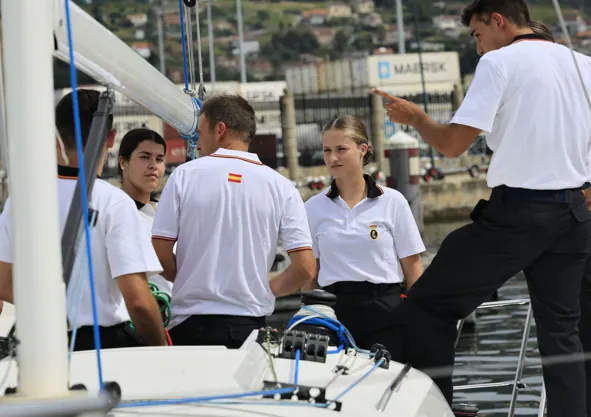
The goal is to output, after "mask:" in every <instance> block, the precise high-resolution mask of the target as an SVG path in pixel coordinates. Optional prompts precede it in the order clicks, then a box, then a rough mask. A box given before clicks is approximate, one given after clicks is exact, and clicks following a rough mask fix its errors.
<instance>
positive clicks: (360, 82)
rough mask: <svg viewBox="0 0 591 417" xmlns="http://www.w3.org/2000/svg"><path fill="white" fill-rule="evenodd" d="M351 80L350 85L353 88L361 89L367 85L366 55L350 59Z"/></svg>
mask: <svg viewBox="0 0 591 417" xmlns="http://www.w3.org/2000/svg"><path fill="white" fill-rule="evenodd" d="M351 80H352V83H351V84H352V87H353V88H355V89H363V88H367V87H368V86H369V81H368V74H367V57H364V58H355V59H352V60H351Z"/></svg>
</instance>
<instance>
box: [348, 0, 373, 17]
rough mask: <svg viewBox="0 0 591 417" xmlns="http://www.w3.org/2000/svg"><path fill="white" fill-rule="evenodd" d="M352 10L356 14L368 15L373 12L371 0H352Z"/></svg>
mask: <svg viewBox="0 0 591 417" xmlns="http://www.w3.org/2000/svg"><path fill="white" fill-rule="evenodd" d="M353 10H354V11H355V13H357V14H369V13H373V11H374V10H375V3H374V2H373V0H353Z"/></svg>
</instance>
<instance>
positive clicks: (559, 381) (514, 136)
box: [375, 0, 591, 417]
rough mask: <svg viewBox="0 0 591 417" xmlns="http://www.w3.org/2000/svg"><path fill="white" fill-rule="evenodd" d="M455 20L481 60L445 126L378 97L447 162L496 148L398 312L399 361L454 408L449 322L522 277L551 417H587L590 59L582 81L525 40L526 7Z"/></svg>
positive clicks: (561, 53)
mask: <svg viewBox="0 0 591 417" xmlns="http://www.w3.org/2000/svg"><path fill="white" fill-rule="evenodd" d="M462 21H463V23H464V24H465V25H467V26H469V27H470V32H471V35H472V36H473V37H474V38H475V39H476V42H477V47H478V49H479V50H481V51H482V52H483V53H484V54H485V55H484V56H483V57H482V58H481V59H480V62H479V64H478V67H477V68H476V74H475V77H474V80H473V81H472V85H471V86H470V89H469V90H468V93H467V95H466V98H465V100H464V102H463V103H462V106H461V107H460V108H459V109H458V111H457V112H456V114H455V115H454V117H453V119H452V120H451V122H450V123H449V124H445V125H443V124H439V123H436V122H434V121H433V120H432V119H431V118H430V117H429V116H428V115H427V114H425V112H423V111H422V110H421V109H420V108H419V107H417V106H416V105H414V104H412V103H409V102H407V101H405V100H402V99H399V98H397V97H392V96H390V95H388V94H386V93H383V92H380V91H375V92H376V93H377V94H379V95H381V96H382V97H384V98H385V99H386V100H389V101H390V102H389V103H388V104H385V108H386V109H387V114H388V116H389V118H390V120H391V121H393V122H395V123H401V124H406V125H410V126H413V127H414V128H415V129H416V130H417V131H418V132H419V134H420V135H421V137H422V138H423V139H424V140H425V141H426V142H427V143H429V144H430V145H431V146H433V147H434V148H435V149H436V150H437V151H439V152H441V153H442V154H444V155H445V156H447V157H457V156H459V155H461V154H462V153H463V152H465V151H466V150H467V149H468V147H469V146H470V144H471V143H472V141H473V140H474V139H475V138H476V136H477V135H478V134H479V133H480V132H481V131H483V132H485V133H486V134H487V142H488V146H489V147H490V148H491V149H492V150H493V151H494V154H493V156H492V160H491V163H490V167H489V170H488V175H487V180H488V185H489V187H491V188H492V193H491V197H490V200H488V201H484V200H481V201H480V202H479V203H478V204H477V205H476V207H475V208H474V210H473V212H472V214H471V216H470V217H471V219H472V220H473V222H472V223H471V224H468V225H466V226H464V227H462V228H460V229H458V230H456V231H454V232H453V233H451V234H450V235H449V236H448V237H447V238H446V239H445V240H444V241H443V243H442V245H441V248H440V249H439V252H438V254H437V256H435V258H434V259H433V262H432V263H431V265H430V266H429V267H428V268H427V270H426V271H425V272H424V274H423V276H422V277H421V278H420V279H419V280H418V281H417V282H416V284H415V285H414V286H413V287H412V288H411V289H410V290H409V292H408V298H407V299H406V300H405V302H404V303H403V305H402V307H401V308H402V309H404V310H405V313H407V314H408V315H407V318H408V322H407V326H406V328H407V339H406V340H405V343H406V347H405V349H406V354H407V357H408V360H409V361H410V362H411V363H412V364H413V366H415V367H417V368H422V369H425V370H426V372H427V373H429V369H431V370H432V373H431V375H432V377H433V379H434V381H435V382H436V383H437V385H438V386H439V387H440V388H441V390H442V392H443V394H444V395H445V397H446V398H447V400H448V401H449V402H450V403H451V401H452V397H453V386H452V380H451V373H452V369H453V363H454V341H455V338H456V324H457V321H458V320H459V319H462V318H464V317H466V316H468V315H469V314H470V313H471V312H472V311H473V310H474V309H475V308H476V307H477V306H478V305H480V304H481V303H482V302H483V301H484V300H485V299H486V298H487V297H488V296H489V295H491V294H492V293H493V292H494V291H495V290H497V289H498V288H499V287H500V286H502V285H503V284H504V283H505V282H506V281H507V280H508V279H509V278H511V277H512V276H514V275H515V274H516V273H518V272H519V271H522V270H523V271H524V273H525V277H526V279H527V284H528V287H529V291H530V295H531V302H532V306H533V311H534V317H535V320H536V328H537V336H538V346H539V350H540V353H541V355H542V358H543V362H542V363H543V373H544V382H545V385H546V391H547V395H548V417H559V416H569V417H585V368H584V363H583V358H582V355H581V352H582V350H581V341H580V338H579V334H578V329H577V326H578V322H579V316H580V308H579V296H580V292H581V277H582V274H583V268H584V265H585V260H586V257H587V253H588V252H589V249H590V238H591V222H590V221H589V220H591V215H590V214H589V212H588V211H587V209H586V207H585V202H584V196H583V192H582V190H583V189H584V188H586V187H587V186H588V183H587V181H589V179H590V177H591V170H590V168H589V161H590V159H589V157H590V145H591V144H590V138H591V109H590V108H589V104H588V103H587V100H586V97H585V93H584V90H583V87H582V85H581V83H582V82H583V81H581V78H582V80H584V82H585V83H587V85H586V89H587V90H588V91H591V85H590V84H589V82H590V80H591V65H590V60H589V59H588V58H587V57H585V56H583V55H580V54H577V53H575V57H576V59H577V62H578V65H579V68H580V71H581V77H579V74H578V72H577V69H576V67H575V64H574V62H573V57H572V56H571V51H570V50H569V49H568V48H566V47H564V46H562V45H559V44H557V43H552V42H548V41H546V40H545V39H543V37H541V36H539V35H535V34H534V33H533V32H532V29H531V27H530V17H529V11H528V9H527V6H526V4H525V3H524V2H523V0H475V1H474V2H473V3H472V4H471V5H469V6H468V7H467V8H466V9H465V10H464V13H463V16H462ZM385 331H387V329H385ZM433 347H435V348H433ZM442 370H445V372H446V374H443V373H442Z"/></svg>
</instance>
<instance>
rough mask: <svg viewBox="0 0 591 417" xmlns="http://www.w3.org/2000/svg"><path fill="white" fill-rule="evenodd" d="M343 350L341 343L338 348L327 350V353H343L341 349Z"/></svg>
mask: <svg viewBox="0 0 591 417" xmlns="http://www.w3.org/2000/svg"><path fill="white" fill-rule="evenodd" d="M342 350H343V345H339V347H338V348H336V349H335V350H329V351H328V352H326V354H327V355H336V354H337V353H341V351H342Z"/></svg>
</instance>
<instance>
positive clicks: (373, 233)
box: [369, 224, 378, 240]
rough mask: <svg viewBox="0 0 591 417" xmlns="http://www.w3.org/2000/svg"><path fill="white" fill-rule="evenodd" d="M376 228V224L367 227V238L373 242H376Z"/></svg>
mask: <svg viewBox="0 0 591 417" xmlns="http://www.w3.org/2000/svg"><path fill="white" fill-rule="evenodd" d="M377 228H378V225H377V224H370V225H369V237H371V238H372V239H373V240H376V239H377V238H378V231H377Z"/></svg>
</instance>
